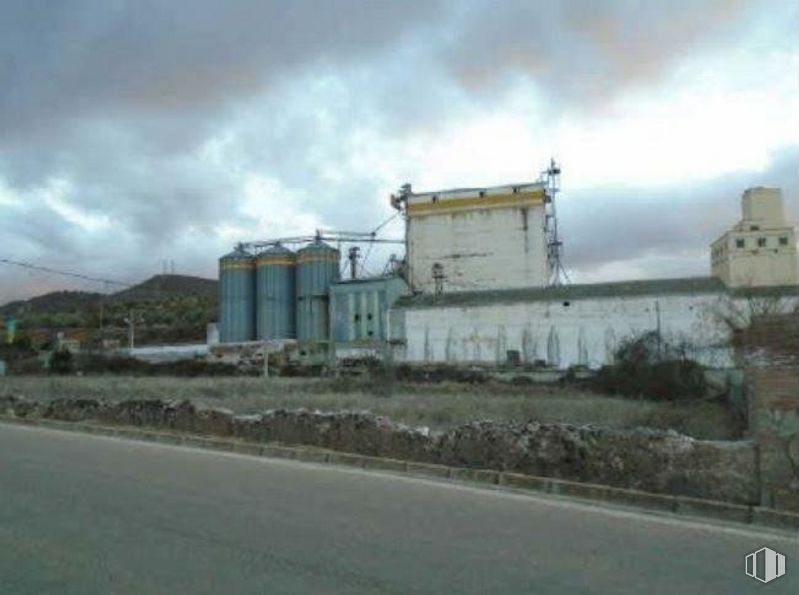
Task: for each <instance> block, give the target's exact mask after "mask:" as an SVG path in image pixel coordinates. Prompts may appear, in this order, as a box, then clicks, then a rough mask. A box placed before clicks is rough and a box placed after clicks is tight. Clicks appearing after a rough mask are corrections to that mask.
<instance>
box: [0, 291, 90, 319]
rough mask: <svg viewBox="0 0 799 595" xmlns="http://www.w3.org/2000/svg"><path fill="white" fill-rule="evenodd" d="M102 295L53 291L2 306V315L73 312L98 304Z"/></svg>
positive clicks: (0, 312) (0, 313)
mask: <svg viewBox="0 0 799 595" xmlns="http://www.w3.org/2000/svg"><path fill="white" fill-rule="evenodd" d="M101 297H102V294H100V293H96V292H93V291H53V292H50V293H45V294H44V295H38V296H36V297H32V298H30V299H28V300H16V301H13V302H8V303H7V304H4V305H2V306H0V315H2V316H11V315H14V316H19V315H22V314H23V313H25V312H73V311H75V310H80V309H82V308H86V307H89V306H91V305H92V304H96V303H97V302H98V301H99V300H100V298H101Z"/></svg>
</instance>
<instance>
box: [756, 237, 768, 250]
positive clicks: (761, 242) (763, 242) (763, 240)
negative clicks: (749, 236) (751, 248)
mask: <svg viewBox="0 0 799 595" xmlns="http://www.w3.org/2000/svg"><path fill="white" fill-rule="evenodd" d="M757 245H758V246H759V247H760V248H762V247H764V246H765V245H766V238H757Z"/></svg>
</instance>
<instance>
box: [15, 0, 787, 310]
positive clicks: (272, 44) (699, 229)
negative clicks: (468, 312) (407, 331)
mask: <svg viewBox="0 0 799 595" xmlns="http://www.w3.org/2000/svg"><path fill="white" fill-rule="evenodd" d="M798 30H799V3H797V2H796V1H795V0H782V1H777V0H774V1H771V0H751V1H735V0H684V1H681V0H669V1H667V2H666V1H663V0H651V1H633V0H628V1H623V0H618V1H604V2H603V1H600V0H564V1H563V2H552V1H549V0H540V1H535V0H521V1H511V0H508V1H505V0H503V1H491V0H486V1H472V0H453V1H451V2H443V1H442V2H434V1H432V0H425V1H422V2H400V1H396V2H388V1H386V2H382V1H376V0H373V1H365V0H364V1H358V2H356V1H350V0H319V1H315V2H307V1H302V0H293V1H292V2H285V1H275V2H269V1H267V0H252V1H237V0H226V1H224V2H223V1H221V0H130V1H126V0H74V1H73V0H61V1H58V2H53V1H51V0H4V2H3V3H2V8H0V234H2V235H0V237H2V243H0V258H11V259H16V260H23V261H28V262H31V263H36V264H40V265H44V266H51V267H62V268H68V269H72V270H77V271H80V272H84V273H88V274H93V275H100V276H103V277H111V278H115V279H120V280H122V281H138V280H140V279H143V278H145V277H147V276H150V275H152V274H155V273H158V272H160V270H161V263H162V261H163V260H165V259H168V260H174V261H175V266H176V270H177V272H179V273H185V274H196V275H202V276H207V277H215V276H216V267H217V258H218V257H219V256H220V255H221V254H223V253H225V252H228V251H229V250H230V248H231V247H232V245H233V244H234V243H235V242H236V241H239V240H251V239H260V238H267V237H274V236H279V235H287V234H289V235H290V234H308V233H312V232H313V230H314V229H316V228H325V229H345V230H369V229H371V228H373V227H375V226H376V225H378V224H379V223H380V222H382V221H383V220H385V219H386V218H387V217H389V216H390V215H391V213H392V211H391V209H390V207H389V205H388V195H389V194H390V193H391V192H392V191H394V190H395V189H396V188H397V187H398V186H400V185H401V184H402V183H405V182H410V183H412V184H413V186H414V188H415V189H419V190H433V189H439V188H446V187H453V186H455V187H457V186H477V185H490V184H500V183H506V182H519V181H526V180H531V179H534V178H535V177H537V175H538V172H539V171H540V170H541V169H543V168H544V167H545V166H546V164H547V162H548V159H549V157H550V155H554V156H555V157H556V158H557V159H558V160H559V161H560V162H561V163H562V166H563V176H562V188H563V190H562V194H561V196H560V202H559V204H558V209H559V211H558V212H559V216H560V228H561V230H562V232H563V235H564V238H563V239H564V241H565V263H566V266H567V268H568V270H569V272H570V274H571V278H572V280H574V281H578V282H593V281H602V280H614V279H626V278H647V277H669V276H683V275H704V274H709V256H708V245H709V243H710V242H711V241H712V240H713V239H714V238H715V237H717V236H718V235H720V234H721V233H722V232H723V231H724V230H725V229H726V228H728V227H729V226H731V225H732V224H733V223H734V222H735V221H736V220H737V218H738V216H739V208H740V206H739V204H740V203H739V201H740V194H741V192H742V191H743V190H744V189H745V188H746V187H748V186H754V185H778V186H781V187H782V188H783V191H784V195H785V201H786V207H787V211H788V215H789V217H791V219H793V220H794V222H795V220H796V219H797V218H799V205H798V204H797V203H799V167H797V166H799V109H797V108H799V105H797V102H799V99H798V98H799V36H797V31H798ZM386 231H387V233H388V234H389V235H394V236H399V235H400V234H401V231H402V228H401V225H399V222H395V223H394V224H392V225H391V226H389V227H388V228H387V230H386ZM381 255H382V256H385V255H384V254H381ZM381 255H378V256H381ZM370 259H371V262H370V263H369V265H370V266H371V268H372V269H374V270H377V269H379V268H381V266H382V263H381V262H380V261H379V258H377V257H375V255H372V256H371V257H370ZM53 288H73V289H77V288H80V289H89V290H98V289H102V287H98V286H96V285H95V286H93V285H87V284H77V283H74V282H70V281H68V280H66V279H61V278H58V277H52V276H47V275H44V274H40V273H32V272H25V271H22V270H19V269H15V268H12V267H9V266H6V265H0V302H5V301H7V300H10V299H13V298H17V297H23V296H30V295H33V294H36V293H41V292H43V291H46V290H48V289H53Z"/></svg>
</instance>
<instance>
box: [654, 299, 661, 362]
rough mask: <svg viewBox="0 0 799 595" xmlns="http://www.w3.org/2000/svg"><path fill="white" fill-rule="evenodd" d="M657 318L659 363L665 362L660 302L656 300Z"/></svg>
mask: <svg viewBox="0 0 799 595" xmlns="http://www.w3.org/2000/svg"><path fill="white" fill-rule="evenodd" d="M655 317H656V319H657V333H658V335H657V336H658V361H662V360H663V349H662V341H661V339H660V300H655Z"/></svg>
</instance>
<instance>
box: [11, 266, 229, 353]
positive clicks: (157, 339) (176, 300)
mask: <svg viewBox="0 0 799 595" xmlns="http://www.w3.org/2000/svg"><path fill="white" fill-rule="evenodd" d="M217 286H218V282H217V281H215V280H213V279H203V278H200V277H189V276H186V275H155V276H154V277H151V278H149V279H147V280H146V281H143V282H142V283H139V284H137V285H134V286H132V287H129V288H127V289H124V290H122V291H118V292H116V293H113V294H110V295H103V294H100V293H94V292H82V291H56V292H51V293H47V294H44V295H41V296H37V297H34V298H31V299H29V300H18V301H14V302H10V303H8V304H5V305H4V306H0V317H6V316H14V317H16V318H17V321H18V328H19V330H20V336H22V335H26V334H27V335H28V336H30V337H31V338H34V339H41V341H45V339H46V338H47V337H52V336H53V335H54V334H55V332H57V331H64V332H65V335H66V336H75V337H78V336H79V337H80V338H81V342H82V343H83V342H87V341H88V342H96V341H99V340H100V339H103V338H105V339H108V338H116V339H124V338H125V337H126V333H127V323H126V321H125V319H126V318H127V317H128V316H129V315H130V313H131V312H134V313H135V314H136V316H137V318H140V319H142V323H141V324H139V325H138V326H137V342H138V343H139V344H147V343H170V342H194V341H203V340H205V328H206V325H207V324H208V323H209V322H212V321H214V320H216V312H217ZM100 329H102V332H100ZM45 342H46V341H45Z"/></svg>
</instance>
